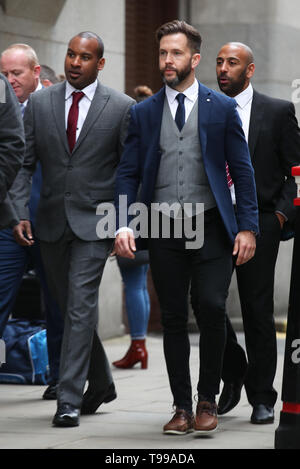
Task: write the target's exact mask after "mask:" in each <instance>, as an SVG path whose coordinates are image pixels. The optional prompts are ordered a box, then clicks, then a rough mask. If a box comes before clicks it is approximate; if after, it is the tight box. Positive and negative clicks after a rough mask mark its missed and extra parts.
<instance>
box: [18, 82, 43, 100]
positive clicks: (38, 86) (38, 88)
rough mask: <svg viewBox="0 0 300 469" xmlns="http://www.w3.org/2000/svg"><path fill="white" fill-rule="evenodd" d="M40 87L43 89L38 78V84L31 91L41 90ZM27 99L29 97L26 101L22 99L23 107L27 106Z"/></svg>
mask: <svg viewBox="0 0 300 469" xmlns="http://www.w3.org/2000/svg"><path fill="white" fill-rule="evenodd" d="M41 89H43V85H42V83H41V82H40V80H39V82H38V85H37V87H36V89H35V90H34V91H33V93H35V92H36V91H39V90H41ZM28 99H29V98H27V99H26V101H24V102H23V103H22V104H23V106H24V107H26V106H27V103H28ZM20 104H21V103H20Z"/></svg>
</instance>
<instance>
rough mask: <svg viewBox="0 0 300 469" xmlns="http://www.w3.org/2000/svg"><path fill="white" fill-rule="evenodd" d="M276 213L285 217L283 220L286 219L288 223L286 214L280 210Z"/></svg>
mask: <svg viewBox="0 0 300 469" xmlns="http://www.w3.org/2000/svg"><path fill="white" fill-rule="evenodd" d="M275 213H279V214H280V215H282V216H283V218H284V219H285V221H288V217H287V216H286V215H285V214H284V213H282V212H281V211H280V210H275Z"/></svg>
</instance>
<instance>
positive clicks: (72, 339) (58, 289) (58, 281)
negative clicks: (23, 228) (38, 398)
mask: <svg viewBox="0 0 300 469" xmlns="http://www.w3.org/2000/svg"><path fill="white" fill-rule="evenodd" d="M111 246H112V240H101V241H83V240H81V239H79V238H77V237H76V235H75V234H74V233H73V232H72V230H71V229H70V227H69V226H67V228H66V230H65V233H64V235H63V236H62V238H60V239H59V240H58V241H56V242H54V243H48V242H44V241H41V253H42V257H43V261H44V265H45V267H46V273H47V277H48V281H49V286H50V289H51V290H52V293H53V295H54V297H55V298H56V299H57V301H58V303H59V306H60V308H61V311H62V312H63V314H64V335H63V342H62V350H61V358H60V372H59V386H58V404H62V403H68V404H72V405H73V406H74V407H77V408H80V407H81V403H82V396H83V392H84V386H85V383H86V380H88V381H89V385H90V386H93V389H95V390H97V391H99V393H101V392H102V391H105V390H106V389H107V388H108V386H109V385H110V384H111V383H112V381H113V379H112V375H111V371H110V366H109V363H108V360H107V357H106V354H105V351H104V348H103V345H102V343H101V340H100V338H99V336H98V334H97V323H98V295H99V291H98V290H99V285H100V282H101V278H102V274H103V270H104V266H105V263H106V260H107V257H108V255H109V253H110V250H111Z"/></svg>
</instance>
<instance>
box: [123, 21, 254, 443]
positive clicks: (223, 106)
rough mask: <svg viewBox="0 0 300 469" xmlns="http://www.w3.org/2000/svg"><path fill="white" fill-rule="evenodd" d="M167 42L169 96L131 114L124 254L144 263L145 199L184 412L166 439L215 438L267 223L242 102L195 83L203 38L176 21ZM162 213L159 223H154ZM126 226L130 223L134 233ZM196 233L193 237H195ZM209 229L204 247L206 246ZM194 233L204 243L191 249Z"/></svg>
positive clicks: (164, 33)
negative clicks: (192, 309)
mask: <svg viewBox="0 0 300 469" xmlns="http://www.w3.org/2000/svg"><path fill="white" fill-rule="evenodd" d="M157 39H158V42H159V64H160V71H161V73H162V77H163V80H164V82H165V85H166V86H165V87H163V88H162V89H161V90H160V91H159V92H158V93H156V94H155V95H154V96H152V97H150V98H148V99H147V100H146V101H144V102H143V103H139V104H137V105H136V106H133V108H132V109H131V122H130V126H129V131H128V137H127V140H126V144H125V149H124V153H123V155H122V159H121V162H120V165H119V168H118V172H117V180H116V188H117V191H116V208H117V222H118V224H117V227H118V229H117V233H116V241H115V251H116V253H117V254H118V255H121V256H124V257H129V258H130V257H134V251H135V249H136V244H135V238H134V234H133V232H132V231H131V230H130V228H131V226H133V225H131V219H130V217H129V216H128V213H132V206H131V205H132V204H133V203H134V202H135V201H136V198H137V192H138V190H139V200H140V202H142V203H143V204H145V205H147V206H148V207H149V208H150V207H151V208H152V209H154V210H152V212H150V213H151V217H150V222H151V235H150V232H149V239H148V247H149V256H150V266H151V272H152V277H153V281H154V285H155V288H156V292H157V295H158V299H159V303H160V308H161V315H162V325H163V333H164V353H165V359H166V364H167V371H168V376H169V381H170V386H171V391H172V394H173V404H174V406H175V414H174V416H173V418H172V419H171V420H170V422H168V423H167V424H166V425H165V426H164V433H167V434H169V433H171V434H179V435H182V434H185V433H188V432H191V431H195V432H196V433H198V434H203V433H211V432H213V431H214V430H216V428H217V424H218V421H217V407H216V402H215V396H216V394H218V392H219V383H220V373H221V369H222V359H223V352H224V346H225V337H226V336H225V332H226V331H225V302H226V297H227V294H228V287H229V283H230V279H231V269H232V254H233V255H235V256H236V257H237V263H238V264H243V263H245V262H247V260H249V259H250V258H251V257H252V256H253V255H254V252H255V244H256V243H255V234H256V233H257V231H258V220H257V201H256V192H255V183H254V177H253V168H252V166H251V163H250V157H249V151H248V147H247V143H246V141H245V138H244V134H243V130H242V127H241V123H240V120H239V117H238V115H237V112H236V110H235V102H234V100H232V99H230V98H227V97H224V96H222V95H221V94H219V93H217V92H215V91H213V90H210V89H208V88H206V87H205V86H204V85H202V84H201V83H200V82H198V81H197V80H196V79H195V69H196V67H197V65H198V64H199V61H200V46H201V36H200V34H199V32H198V31H197V30H196V29H195V28H194V27H192V26H191V25H188V24H187V23H185V22H183V21H178V20H175V21H172V22H170V23H167V24H165V25H163V26H162V27H161V28H159V29H158V31H157ZM227 167H228V168H229V170H230V174H231V177H232V178H233V179H234V181H235V184H236V185H237V186H238V211H237V216H235V213H234V210H233V207H232V202H231V197H230V191H229V188H228V184H227V175H226V168H227ZM140 184H141V187H140ZM121 196H126V197H127V207H126V208H127V209H128V208H130V209H131V210H129V212H128V210H127V213H126V210H124V209H123V205H125V204H124V202H123V200H125V197H124V199H121ZM119 201H121V202H120V203H119ZM197 204H198V206H197ZM176 206H177V207H178V209H179V210H178V214H176V216H175V213H173V211H172V210H171V208H172V209H173V208H176ZM201 207H202V209H203V207H204V213H202V217H203V219H204V226H203V224H201V220H202V219H201V216H200V215H201V213H198V214H197V209H199V212H201ZM155 210H156V211H157V210H158V212H159V214H158V216H157V214H156V215H155V216H153V215H154V212H155ZM166 210H167V211H168V210H169V213H170V215H171V219H170V220H169V222H170V234H168V233H167V230H165V228H166V226H164V223H165V222H166V220H165V214H166ZM119 215H120V217H119ZM172 215H173V216H172ZM178 215H179V216H178ZM155 217H156V218H155ZM180 217H182V219H180ZM119 218H120V220H121V219H122V221H119ZM157 218H158V219H159V220H160V221H161V222H162V226H161V232H160V233H155V235H154V232H155V230H156V226H155V222H154V220H157ZM123 220H125V221H126V220H127V224H126V226H124V224H123ZM199 222H200V224H199ZM178 223H179V224H180V225H178ZM187 225H189V226H190V227H192V229H190V228H189V229H188V230H186V228H187ZM180 227H181V228H180ZM180 229H181V233H180ZM201 229H203V231H204V244H203V245H202V244H201V242H200V243H199V242H198V241H199V240H198V241H197V234H199V231H201ZM149 231H150V230H149ZM193 232H194V233H195V235H196V239H195V240H194V241H191V240H190V235H191V234H192V233H193ZM138 241H140V240H138ZM193 243H194V244H193ZM137 246H138V245H137ZM192 278H193V280H194V283H195V284H196V288H197V291H198V295H197V300H198V301H199V308H198V309H197V311H199V314H198V315H197V322H198V324H199V328H200V330H201V341H200V370H199V381H198V386H197V391H198V404H197V409H196V415H195V417H194V415H193V409H192V407H193V402H192V385H191V378H190V369H189V353H190V344H189V337H188V328H187V324H188V290H189V285H190V281H191V279H192Z"/></svg>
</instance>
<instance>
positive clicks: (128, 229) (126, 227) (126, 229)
mask: <svg viewBox="0 0 300 469" xmlns="http://www.w3.org/2000/svg"><path fill="white" fill-rule="evenodd" d="M123 231H129V232H130V233H132V234H133V229H132V228H128V226H122V228H119V229H118V230H117V231H116V232H115V237H116V236H117V235H118V234H119V233H122V232H123Z"/></svg>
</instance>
